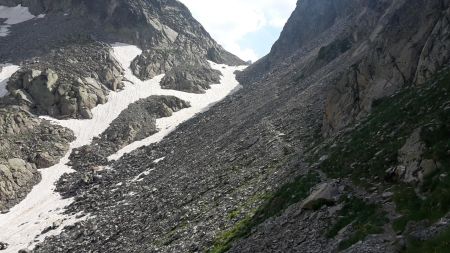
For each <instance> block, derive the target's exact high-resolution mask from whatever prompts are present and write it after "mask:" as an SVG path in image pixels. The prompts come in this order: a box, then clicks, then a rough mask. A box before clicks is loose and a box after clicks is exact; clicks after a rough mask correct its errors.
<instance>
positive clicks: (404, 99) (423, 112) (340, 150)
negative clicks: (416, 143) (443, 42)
mask: <svg viewBox="0 0 450 253" xmlns="http://www.w3.org/2000/svg"><path fill="white" fill-rule="evenodd" d="M449 93H450V71H448V70H446V71H444V72H441V73H440V74H438V75H437V76H436V77H435V78H434V79H433V80H432V81H430V82H429V83H427V84H425V85H423V86H420V87H410V88H406V89H404V90H403V91H401V92H399V93H398V94H396V95H394V96H392V97H388V98H385V99H382V100H379V101H376V103H374V108H373V112H372V113H371V115H369V116H368V117H367V119H365V120H364V121H363V122H362V123H361V124H360V125H359V126H357V127H356V128H355V129H354V130H353V131H351V132H350V133H348V134H344V135H343V136H341V137H340V138H339V139H338V141H337V142H336V143H335V144H334V145H329V146H327V147H325V148H323V149H322V150H321V152H319V154H328V159H327V160H325V161H324V162H323V163H322V164H321V165H320V169H321V170H322V171H324V172H325V173H326V174H327V175H328V176H329V177H332V178H350V179H351V180H352V181H353V182H354V183H355V184H357V185H360V186H365V187H367V188H369V187H372V186H373V185H378V184H380V183H381V185H378V186H379V187H381V188H384V189H388V188H392V191H393V192H394V201H395V203H396V206H397V211H398V212H399V213H400V214H402V217H401V218H399V219H398V220H396V221H394V223H393V228H394V229H395V230H396V231H398V232H402V231H403V230H404V228H405V226H406V225H407V224H408V222H410V221H422V220H430V221H431V222H434V221H437V220H438V219H439V218H441V217H443V216H444V215H446V214H447V213H448V212H450V95H449ZM419 127H421V129H422V131H421V139H422V141H423V142H424V143H425V146H426V148H425V153H424V155H423V157H422V158H423V159H429V160H433V161H435V162H436V163H437V165H438V166H437V167H438V169H437V170H436V171H433V172H432V173H431V174H429V175H427V176H426V177H425V178H424V181H423V183H422V184H421V185H420V186H417V185H408V184H403V183H400V182H396V181H391V180H383V179H385V176H386V170H387V169H389V168H392V167H394V166H397V165H398V161H397V157H398V150H399V149H400V148H401V147H402V146H403V145H404V144H405V141H406V140H407V138H408V137H409V136H410V135H411V134H412V132H413V131H414V130H415V129H418V128H419ZM386 179H388V178H386ZM419 195H420V196H419ZM354 208H356V209H360V208H362V206H359V205H358V204H357V203H356V205H355V206H354V207H351V205H350V207H348V210H347V211H348V214H347V215H346V214H344V215H342V216H343V218H342V219H340V220H339V221H338V223H337V224H336V225H335V226H334V227H333V228H332V229H331V230H330V231H329V232H328V236H334V235H335V234H336V233H337V232H338V231H339V230H340V229H342V228H343V227H345V226H346V225H348V224H350V223H351V222H355V223H357V221H358V217H357V214H356V213H358V212H355V210H354ZM366 211H367V212H370V208H368V209H367V210H366ZM366 211H363V210H361V213H364V212H366ZM372 211H373V210H372ZM344 212H345V210H344ZM364 216H368V217H370V213H365V214H364ZM369 224H370V222H369ZM377 224H379V223H377ZM375 227H376V226H375ZM373 228H374V227H372V226H368V227H361V228H360V229H359V232H357V233H355V235H354V237H353V238H351V239H350V240H349V241H348V242H343V244H342V247H343V248H345V247H347V246H349V245H351V244H353V243H354V242H356V241H358V240H360V239H361V238H363V237H365V235H366V234H367V232H369V233H371V232H372V229H373ZM375 230H376V229H375ZM365 231H367V232H365ZM408 252H409V251H408ZM411 252H416V251H411ZM417 252H419V251H417ZM422 252H428V251H422ZM437 252H439V251H437ZM449 252H450V251H449Z"/></svg>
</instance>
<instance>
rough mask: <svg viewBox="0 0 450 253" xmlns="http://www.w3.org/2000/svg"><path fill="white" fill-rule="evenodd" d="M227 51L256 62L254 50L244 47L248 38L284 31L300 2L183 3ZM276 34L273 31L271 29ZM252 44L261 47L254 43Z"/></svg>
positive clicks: (229, 0)
mask: <svg viewBox="0 0 450 253" xmlns="http://www.w3.org/2000/svg"><path fill="white" fill-rule="evenodd" d="M180 1H181V2H183V3H184V4H185V5H186V6H187V7H188V8H189V9H190V10H191V12H192V14H193V16H194V17H195V18H196V19H197V20H198V21H199V22H200V23H202V25H203V26H204V27H205V28H206V30H207V31H208V32H210V34H211V36H212V37H213V38H214V39H215V40H217V41H218V42H219V43H220V44H221V45H222V46H224V47H225V49H227V50H228V51H230V52H232V53H234V54H236V55H238V56H239V57H241V58H242V59H245V60H253V61H255V60H257V59H258V58H260V57H261V56H262V55H259V54H258V53H257V52H256V51H255V50H254V49H252V48H249V47H243V46H242V41H243V40H244V39H245V37H246V36H247V35H249V34H254V33H258V32H261V31H264V30H266V29H269V28H277V29H279V30H281V29H282V27H283V26H284V24H285V22H286V20H287V19H288V18H289V16H290V14H291V12H292V11H293V10H294V8H295V4H296V2H297V0H227V1H224V0H180ZM272 30H273V29H272ZM252 43H259V42H258V41H252Z"/></svg>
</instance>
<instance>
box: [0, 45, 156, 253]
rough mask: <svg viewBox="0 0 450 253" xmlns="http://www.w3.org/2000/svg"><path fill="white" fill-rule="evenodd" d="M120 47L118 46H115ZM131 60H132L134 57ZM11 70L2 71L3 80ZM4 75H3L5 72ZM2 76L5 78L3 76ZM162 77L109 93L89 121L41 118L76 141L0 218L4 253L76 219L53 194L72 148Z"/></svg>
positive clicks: (32, 242)
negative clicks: (70, 135) (53, 226)
mask: <svg viewBox="0 0 450 253" xmlns="http://www.w3.org/2000/svg"><path fill="white" fill-rule="evenodd" d="M117 47H120V45H117ZM122 49H123V50H121V49H118V50H119V51H120V52H121V53H122V54H132V55H136V56H137V55H139V54H140V53H141V51H140V50H139V49H138V48H135V47H134V48H130V47H125V48H122ZM116 56H117V57H118V60H121V63H122V64H124V65H123V66H130V64H131V60H132V59H131V60H129V59H123V57H122V56H121V55H116ZM133 58H134V57H133ZM7 70H8V73H9V72H11V71H12V70H11V69H6V68H3V71H2V76H3V75H5V76H6V77H8V78H9V76H7V75H6V73H7V72H6V71H7ZM4 71H5V72H4ZM4 73H5V74H4ZM161 78H162V76H159V77H156V78H154V79H153V80H150V81H148V82H146V83H145V84H144V83H139V84H136V85H133V84H131V83H128V84H126V85H125V88H124V90H122V91H119V92H110V94H109V97H108V103H106V104H104V105H99V106H97V107H96V108H94V109H93V110H92V114H93V118H92V119H89V120H78V119H69V120H56V119H53V118H50V117H42V118H44V119H48V120H50V121H52V122H53V123H54V124H58V125H61V126H63V127H67V128H69V129H71V130H72V131H73V132H74V134H75V137H76V140H75V141H74V142H72V143H71V144H70V149H69V151H68V152H67V154H66V156H65V157H64V158H62V159H61V161H60V162H59V163H58V164H57V165H55V166H52V167H50V168H47V169H42V170H40V172H41V175H42V180H41V182H40V183H39V184H37V185H36V186H35V187H34V188H33V189H32V191H31V192H30V193H29V194H28V195H27V197H26V198H25V199H24V200H23V201H22V202H20V203H19V204H18V205H16V206H14V207H13V208H12V209H11V210H10V212H9V213H7V214H2V215H0V230H1V231H2V232H1V233H0V241H1V242H6V243H8V244H9V247H8V249H7V250H6V251H5V252H17V251H19V250H20V249H23V248H30V249H32V248H33V247H34V246H35V245H36V243H37V242H41V241H43V240H44V239H45V238H46V237H48V236H52V235H57V234H59V233H60V232H61V230H62V228H63V227H64V226H67V225H71V224H73V223H75V222H77V221H79V220H78V219H76V218H75V217H68V216H67V215H65V214H64V213H63V212H64V209H65V208H66V207H67V206H68V205H69V204H71V203H72V202H73V199H62V198H61V196H60V194H59V193H57V192H55V183H56V182H57V181H58V180H59V178H60V177H61V176H62V175H63V174H64V173H72V172H73V170H72V168H71V167H69V166H67V165H66V164H67V163H68V162H69V155H70V153H71V152H72V150H73V149H74V148H78V147H81V146H83V145H88V144H90V143H91V141H92V139H93V138H94V137H96V136H98V135H100V134H101V133H102V132H104V131H105V130H106V129H107V128H108V127H109V124H110V123H111V122H112V121H113V120H114V119H115V118H116V117H117V116H118V115H119V114H120V112H121V111H122V110H124V109H125V108H127V107H128V105H130V104H131V103H134V102H136V101H137V100H139V99H141V98H145V97H148V96H151V95H152V94H153V93H152V87H153V86H154V85H156V84H158V83H159V82H160V80H161ZM59 220H62V221H64V222H63V223H62V225H61V226H60V228H58V229H56V230H51V231H49V232H48V233H45V234H44V235H41V232H42V231H43V230H44V229H46V228H48V227H50V226H52V225H53V223H54V222H57V221H59Z"/></svg>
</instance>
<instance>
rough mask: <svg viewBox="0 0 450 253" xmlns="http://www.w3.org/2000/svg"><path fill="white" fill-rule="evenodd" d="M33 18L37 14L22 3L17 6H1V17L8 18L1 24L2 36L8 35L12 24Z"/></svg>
mask: <svg viewBox="0 0 450 253" xmlns="http://www.w3.org/2000/svg"><path fill="white" fill-rule="evenodd" d="M39 17H43V16H39ZM33 18H35V16H34V15H33V14H31V13H30V11H29V10H28V7H22V5H17V6H16V7H6V6H0V19H6V21H5V22H4V23H3V25H0V37H4V36H6V35H8V33H9V27H10V26H11V25H15V24H19V23H22V22H25V21H28V20H30V19H33Z"/></svg>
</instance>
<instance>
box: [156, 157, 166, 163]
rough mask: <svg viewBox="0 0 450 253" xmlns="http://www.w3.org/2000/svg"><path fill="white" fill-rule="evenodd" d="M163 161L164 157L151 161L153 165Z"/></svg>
mask: <svg viewBox="0 0 450 253" xmlns="http://www.w3.org/2000/svg"><path fill="white" fill-rule="evenodd" d="M164 159H166V157H165V156H164V157H161V158H158V159H155V160H154V161H153V163H154V164H158V163H160V162H162V161H163V160H164Z"/></svg>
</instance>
